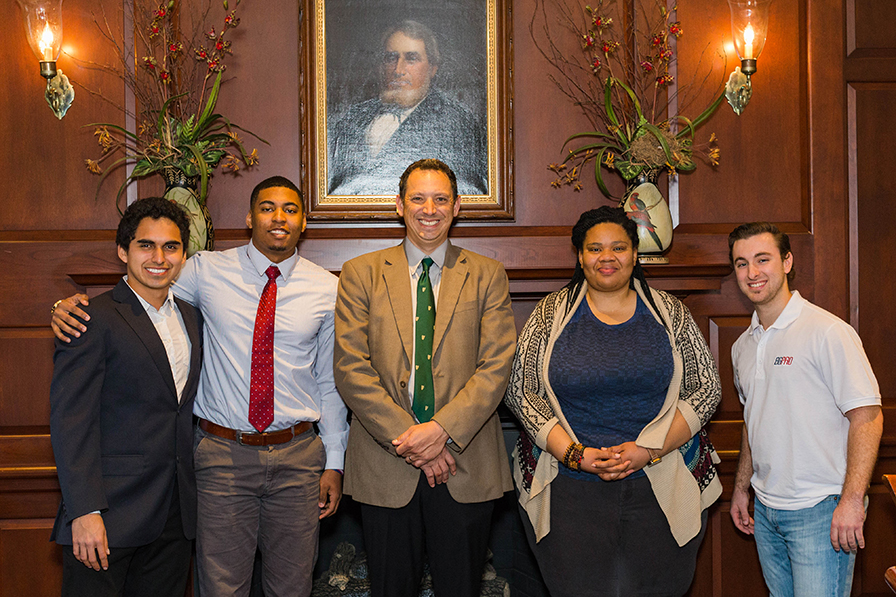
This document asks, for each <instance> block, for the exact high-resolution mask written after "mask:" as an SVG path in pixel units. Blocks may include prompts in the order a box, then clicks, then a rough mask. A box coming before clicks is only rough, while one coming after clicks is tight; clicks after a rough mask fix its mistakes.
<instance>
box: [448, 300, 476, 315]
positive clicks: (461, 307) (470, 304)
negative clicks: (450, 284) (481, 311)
mask: <svg viewBox="0 0 896 597" xmlns="http://www.w3.org/2000/svg"><path fill="white" fill-rule="evenodd" d="M478 308H479V301H466V302H463V303H458V305H457V309H455V310H454V312H455V313H460V312H462V311H470V310H471V309H478Z"/></svg>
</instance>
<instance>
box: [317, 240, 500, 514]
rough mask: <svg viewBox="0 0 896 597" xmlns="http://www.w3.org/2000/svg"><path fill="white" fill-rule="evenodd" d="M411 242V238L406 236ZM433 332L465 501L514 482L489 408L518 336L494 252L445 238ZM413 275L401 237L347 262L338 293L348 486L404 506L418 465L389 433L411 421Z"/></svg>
mask: <svg viewBox="0 0 896 597" xmlns="http://www.w3.org/2000/svg"><path fill="white" fill-rule="evenodd" d="M405 242H408V241H405ZM441 275H442V278H441V282H440V286H439V300H438V304H437V305H436V327H435V335H434V338H433V350H434V354H433V359H432V363H433V366H432V368H433V381H434V384H435V408H436V414H435V416H434V417H433V419H434V420H435V421H438V423H439V424H440V425H441V426H442V427H443V428H444V429H445V431H447V432H448V435H449V436H450V437H451V440H452V443H449V444H448V446H449V449H451V450H453V451H454V452H453V456H454V457H455V459H456V461H457V475H456V476H454V477H452V478H451V479H449V481H448V490H449V492H450V493H451V496H452V497H453V498H454V499H455V500H457V501H458V502H462V503H472V502H482V501H486V500H491V499H496V498H499V497H501V495H503V493H504V492H505V491H509V490H511V489H512V488H513V483H512V480H511V476H510V468H509V466H508V458H507V452H506V450H505V448H504V437H503V435H502V433H501V424H500V421H499V419H498V415H497V414H496V413H495V408H496V407H497V406H498V404H499V403H500V402H501V399H502V398H503V396H504V389H505V387H506V385H507V379H508V376H509V374H510V366H511V363H512V360H513V353H514V348H515V343H516V329H515V327H514V323H513V312H512V311H511V309H510V296H509V294H508V284H507V274H506V273H505V271H504V267H503V266H502V265H501V264H500V263H498V262H497V261H494V260H492V259H488V258H486V257H482V256H481V255H477V254H475V253H471V252H469V251H465V250H463V249H460V248H458V247H455V246H453V245H450V244H449V246H448V252H447V255H446V258H445V266H444V268H443V269H442V274H441ZM411 309H412V303H411V282H410V276H409V275H408V261H407V256H406V255H405V251H404V246H403V245H399V246H397V247H393V248H391V249H385V250H383V251H377V252H374V253H369V254H367V255H362V256H361V257H358V258H356V259H352V260H351V261H349V262H347V263H346V264H345V265H344V266H343V268H342V274H341V275H340V277H339V294H338V298H337V299H336V350H335V360H334V371H335V375H336V386H337V387H338V388H339V392H340V394H341V395H342V398H343V400H345V403H346V404H347V405H348V407H349V408H350V409H351V411H352V423H351V431H350V433H349V438H348V448H347V450H346V455H345V493H346V494H348V495H351V496H352V497H353V498H354V499H355V500H356V501H359V502H362V503H365V504H372V505H375V506H383V507H387V508H400V507H402V506H405V505H406V504H407V503H408V502H409V501H410V500H411V498H412V497H413V495H414V492H415V490H416V487H417V483H418V480H419V478H420V475H421V474H422V473H421V472H420V470H419V469H417V468H415V467H413V466H411V465H410V464H407V463H406V462H405V461H404V459H402V458H400V457H398V456H397V455H396V453H395V448H394V447H393V446H392V443H391V442H392V440H393V439H395V438H397V437H398V436H399V435H401V434H402V433H404V432H405V431H406V430H407V429H408V427H410V426H411V425H414V424H415V420H414V417H413V415H412V414H411V413H412V410H411V402H410V399H409V397H408V388H407V386H408V379H409V378H410V375H411V359H412V356H413V353H412V350H413V339H412V334H413V321H414V314H413V313H412V310H411Z"/></svg>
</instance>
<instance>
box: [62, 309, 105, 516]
mask: <svg viewBox="0 0 896 597" xmlns="http://www.w3.org/2000/svg"><path fill="white" fill-rule="evenodd" d="M92 326H93V327H92V333H90V334H83V335H82V336H81V337H80V338H75V339H72V341H71V342H70V343H64V342H61V341H57V342H56V352H55V354H54V355H53V381H52V383H51V386H50V440H51V443H52V445H53V454H54V457H55V459H56V469H57V474H58V476H59V485H60V488H61V490H62V499H63V503H64V504H65V511H66V516H67V521H66V522H71V521H72V520H73V519H75V518H77V517H79V516H82V515H84V514H87V513H90V512H94V511H97V510H100V511H101V510H105V509H107V508H108V503H107V501H106V496H105V492H104V490H103V476H102V461H101V447H100V405H101V396H102V388H103V379H104V376H105V357H106V355H105V340H104V333H103V326H102V321H101V319H98V318H95V319H94V323H93V324H92Z"/></svg>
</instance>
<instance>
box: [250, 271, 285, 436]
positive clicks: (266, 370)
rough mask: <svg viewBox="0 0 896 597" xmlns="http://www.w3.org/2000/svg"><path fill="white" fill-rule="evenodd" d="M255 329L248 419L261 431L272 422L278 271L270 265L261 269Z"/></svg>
mask: <svg viewBox="0 0 896 597" xmlns="http://www.w3.org/2000/svg"><path fill="white" fill-rule="evenodd" d="M264 273H265V274H267V276H268V282H267V284H265V285H264V290H263V291H262V293H261V300H260V301H258V312H257V313H256V314H255V332H254V333H253V334H252V376H251V379H250V382H249V422H250V423H252V426H253V427H255V428H256V429H258V431H264V430H265V429H267V428H268V425H270V424H271V423H272V422H273V421H274V315H275V314H276V312H277V276H279V275H280V270H279V269H277V266H275V265H272V266H271V267H269V268H268V269H267V270H266V271H265V272H264Z"/></svg>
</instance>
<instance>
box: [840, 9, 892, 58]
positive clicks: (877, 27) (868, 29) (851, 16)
mask: <svg viewBox="0 0 896 597" xmlns="http://www.w3.org/2000/svg"><path fill="white" fill-rule="evenodd" d="M846 11H847V13H846V22H847V33H846V35H847V38H848V39H849V42H850V43H849V46H848V47H847V51H848V52H849V53H850V57H852V53H853V52H855V51H858V52H859V53H863V52H865V53H868V52H874V53H875V54H878V55H888V56H890V57H896V20H894V19H893V3H892V2H890V0H850V1H849V2H847V4H846Z"/></svg>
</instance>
